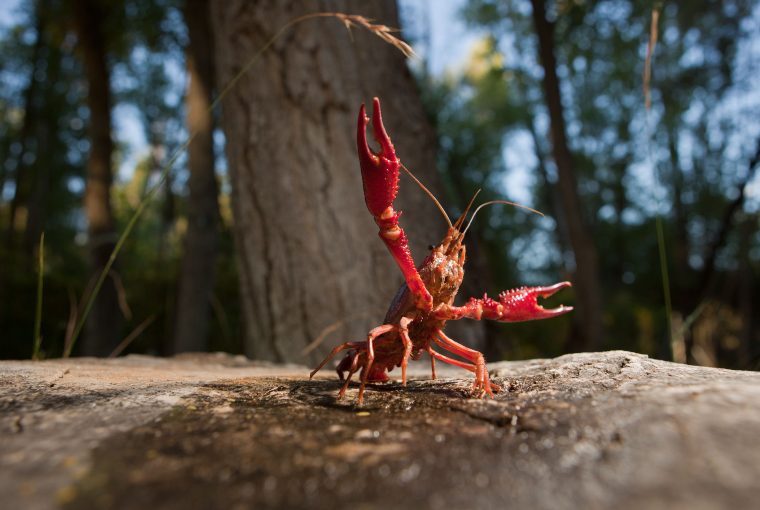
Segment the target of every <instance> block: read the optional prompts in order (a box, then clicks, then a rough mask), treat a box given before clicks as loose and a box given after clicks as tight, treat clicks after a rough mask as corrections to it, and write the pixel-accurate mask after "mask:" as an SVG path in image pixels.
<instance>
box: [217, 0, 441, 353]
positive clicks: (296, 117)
mask: <svg viewBox="0 0 760 510" xmlns="http://www.w3.org/2000/svg"><path fill="white" fill-rule="evenodd" d="M319 11H340V12H345V13H350V14H361V15H364V16H366V17H368V18H371V19H374V20H376V22H377V23H383V24H386V25H390V26H398V16H397V11H396V4H395V2H394V1H391V0H386V1H376V2H366V3H365V2H362V3H359V2H330V3H329V4H328V5H327V6H326V5H325V3H324V2H316V1H308V2H287V3H286V2H279V1H273V0H271V1H261V2H255V3H253V2H247V1H242V0H241V1H230V2H218V3H214V4H212V20H213V23H214V34H215V43H216V54H215V57H216V62H217V71H218V75H217V76H218V85H219V89H222V88H223V87H224V85H226V84H227V83H228V82H229V81H230V80H231V79H232V78H233V76H235V75H236V74H237V73H238V72H239V71H240V70H241V68H243V66H245V65H246V64H247V63H248V61H249V59H250V58H251V56H252V55H254V54H255V53H256V52H257V51H258V50H260V49H261V48H262V47H263V46H264V45H265V44H266V43H267V42H268V41H269V39H270V38H271V37H272V36H273V35H274V34H275V33H276V32H277V31H278V30H279V28H280V27H282V26H283V25H285V24H286V23H287V22H288V21H290V20H292V19H294V18H296V17H297V16H300V15H303V14H305V13H311V12H319ZM373 96H378V97H380V98H381V100H382V101H383V120H384V121H385V125H386V128H387V130H388V133H389V134H390V136H391V137H392V139H393V141H394V144H395V146H396V151H397V153H398V154H399V157H400V158H401V159H402V161H404V163H405V164H406V165H407V166H408V167H409V168H410V169H412V170H413V171H415V172H416V174H417V177H419V178H420V179H421V180H422V181H423V182H425V183H426V184H427V185H428V186H429V187H430V188H431V190H432V191H433V192H434V193H435V192H436V191H437V189H438V186H437V177H436V173H435V160H434V137H433V133H432V131H431V129H430V126H429V125H428V122H427V119H426V117H425V114H424V112H423V109H422V104H421V102H420V98H419V94H418V91H417V89H416V88H415V84H414V80H413V79H412V76H411V74H410V73H409V71H408V69H407V68H406V65H405V62H404V58H403V56H402V55H401V53H400V52H399V51H398V50H397V49H395V48H393V47H391V46H389V45H388V44H387V43H385V42H383V41H381V40H380V39H378V38H377V37H376V36H374V35H373V34H370V33H368V32H367V31H365V30H364V29H355V30H353V32H352V33H351V34H349V33H347V31H346V28H345V27H344V25H343V23H341V22H340V21H338V20H333V19H312V20H308V21H305V22H303V23H299V24H297V25H296V26H294V27H292V28H290V29H288V31H287V32H285V34H284V35H283V37H281V38H280V39H278V40H277V41H276V42H275V43H274V45H273V46H272V48H270V49H269V50H267V51H266V52H265V53H264V54H263V55H262V57H261V60H259V61H258V62H256V64H255V67H254V69H253V71H252V72H249V73H247V74H246V75H244V76H243V77H242V79H241V80H240V81H239V82H238V83H237V85H236V86H235V87H234V88H232V90H231V91H230V93H229V94H228V95H227V96H226V97H225V98H224V103H223V107H224V116H223V121H224V125H223V127H224V130H225V133H226V137H227V146H226V151H227V160H228V162H229V165H230V171H231V178H232V206H233V211H234V214H235V240H236V244H237V253H238V257H239V260H238V264H239V271H240V279H241V295H242V313H243V316H244V317H245V319H246V324H245V340H244V345H245V351H246V354H248V355H249V356H251V357H254V358H261V359H269V360H280V361H284V360H296V361H299V362H304V363H307V362H308V363H314V362H316V361H317V359H318V358H321V357H322V356H323V355H324V354H325V353H326V352H328V351H329V349H330V348H331V347H332V346H333V345H335V344H336V343H337V342H338V341H341V342H343V341H346V340H361V339H362V338H365V337H366V333H367V331H368V330H369V329H370V328H371V327H373V326H375V325H377V324H379V323H380V321H381V320H382V318H383V316H384V314H385V311H386V309H387V306H388V304H389V302H390V300H391V298H392V297H393V294H394V292H395V291H396V289H397V288H398V286H399V285H400V284H401V283H402V281H403V280H402V278H401V275H400V274H399V272H398V270H397V268H396V267H395V264H394V263H393V260H392V259H391V257H390V255H389V254H388V253H387V251H386V249H385V247H384V246H383V245H382V243H381V242H380V240H379V239H378V237H377V227H376V225H375V224H374V222H373V221H372V218H371V216H370V215H369V213H368V212H367V210H366V207H365V204H364V197H363V194H362V183H361V178H360V172H359V163H358V161H357V155H356V145H355V143H356V142H355V140H356V124H357V123H356V119H357V116H358V111H359V105H360V104H361V103H362V102H368V101H371V99H372V97H373ZM396 204H397V206H398V208H399V209H403V210H404V211H405V214H404V218H403V219H402V224H403V226H404V228H405V229H406V230H407V234H408V236H409V238H410V242H411V245H412V252H413V254H414V255H415V257H416V260H417V262H418V263H419V262H421V261H422V259H423V257H424V256H425V254H426V251H427V250H426V246H427V245H428V244H430V243H434V242H438V241H439V240H440V238H441V237H442V236H443V234H444V233H445V223H444V222H443V221H442V219H441V217H440V215H439V213H438V212H437V211H436V209H435V206H434V205H433V204H432V203H431V202H430V200H429V198H428V197H426V196H425V195H424V194H423V193H422V192H421V191H420V190H419V189H418V188H417V187H416V186H415V185H414V184H413V183H412V182H411V181H410V180H409V179H406V178H405V177H401V193H400V196H399V198H398V199H397V201H396ZM326 328H329V329H326ZM324 331H333V334H332V335H329V336H328V337H327V338H326V339H325V340H324V341H323V342H321V344H320V345H319V346H318V348H316V349H314V350H312V349H311V347H313V346H311V347H309V348H307V346H309V344H310V343H311V342H312V341H313V340H315V339H316V338H317V337H319V336H320V333H322V332H324ZM305 352H309V353H310V354H309V355H308V356H305V355H304V353H305Z"/></svg>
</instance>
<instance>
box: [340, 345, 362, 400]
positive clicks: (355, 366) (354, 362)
mask: <svg viewBox="0 0 760 510" xmlns="http://www.w3.org/2000/svg"><path fill="white" fill-rule="evenodd" d="M359 354H360V353H359V352H355V353H354V355H353V356H352V357H351V367H350V368H349V369H348V375H347V376H346V381H345V383H343V387H342V388H341V389H340V391H339V392H338V400H340V399H341V398H343V395H345V394H346V390H347V389H348V383H350V382H351V377H352V376H353V375H354V373H356V371H357V370H359ZM342 376H343V373H342V372H341V380H343V379H342Z"/></svg>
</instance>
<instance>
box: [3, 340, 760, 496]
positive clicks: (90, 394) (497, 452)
mask: <svg viewBox="0 0 760 510" xmlns="http://www.w3.org/2000/svg"><path fill="white" fill-rule="evenodd" d="M416 365H422V366H425V364H423V363H418V364H416ZM490 369H491V373H492V375H493V378H494V380H495V381H496V382H498V383H499V384H501V385H502V387H503V389H504V390H503V391H502V392H501V393H499V394H498V396H497V398H496V399H493V400H489V399H485V400H480V399H474V398H469V393H468V392H469V387H470V379H469V374H466V373H463V372H461V371H456V372H455V371H446V372H442V371H441V372H439V379H438V380H437V381H430V380H427V379H426V377H427V376H426V375H424V374H425V372H424V371H418V372H416V373H417V374H418V375H419V378H415V379H414V380H412V382H411V383H410V384H409V386H408V387H407V388H402V387H401V386H400V385H399V384H397V383H390V384H386V385H375V386H373V387H371V389H370V390H369V391H368V393H367V395H366V402H365V404H364V405H363V406H362V407H361V408H359V407H356V406H355V405H354V399H355V397H356V387H353V388H352V389H351V390H349V393H348V394H347V397H348V398H346V399H344V400H343V401H336V400H335V394H336V392H337V389H338V388H339V383H338V381H337V378H336V377H334V374H333V375H330V373H329V372H326V374H325V376H322V377H319V378H316V379H315V380H313V381H309V379H308V377H307V372H308V371H307V369H305V368H303V367H297V366H272V365H261V364H255V363H252V362H248V361H246V360H244V359H240V358H235V357H230V356H220V355H197V356H185V357H180V358H174V359H157V358H150V357H142V356H129V357H126V358H121V359H117V360H94V359H73V360H54V361H45V362H23V361H4V362H0V431H1V434H2V435H1V436H0V437H2V440H0V473H2V476H0V494H2V495H3V496H2V497H3V501H2V506H3V507H4V508H56V507H64V508H130V509H131V508H137V509H141V510H142V509H146V508H178V509H179V508H183V509H184V508H330V509H340V508H349V507H352V508H353V507H356V508H452V509H457V508H547V509H556V508H592V509H593V508H616V509H617V508H622V509H626V508H655V509H656V508H663V509H664V508H696V509H701V508H728V507H730V508H733V509H739V508H750V507H753V506H754V505H757V504H758V494H760V440H759V439H758V438H760V374H757V373H749V372H734V371H729V370H718V369H708V368H698V367H690V366H684V365H677V364H673V363H668V362H663V361H657V360H651V359H648V358H647V357H645V356H642V355H639V354H633V353H629V352H621V351H613V352H605V353H587V354H572V355H567V356H562V357H560V358H556V359H552V360H533V361H528V362H503V363H496V364H492V365H491V366H490ZM418 370H422V369H418ZM441 376H442V377H441ZM755 507H756V506H755Z"/></svg>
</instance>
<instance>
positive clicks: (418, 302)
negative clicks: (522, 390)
mask: <svg viewBox="0 0 760 510" xmlns="http://www.w3.org/2000/svg"><path fill="white" fill-rule="evenodd" d="M372 107H373V114H372V124H373V128H374V136H375V140H376V141H377V143H378V144H380V152H379V153H375V152H374V151H372V150H371V149H370V148H369V146H368V145H367V134H366V131H367V124H368V123H369V118H368V117H367V115H366V113H365V109H364V105H362V106H361V109H360V110H359V123H358V128H357V134H356V143H357V148H358V151H359V162H360V165H361V173H362V181H363V183H364V199H365V202H366V204H367V208H368V209H369V212H370V213H372V216H373V217H374V218H375V223H377V226H378V227H380V232H379V235H380V239H382V240H383V242H384V243H385V245H386V246H387V247H388V250H389V251H390V252H391V255H392V256H393V258H394V260H395V261H396V264H398V267H399V269H401V273H403V275H404V280H405V283H404V284H403V285H402V286H401V288H400V289H399V290H398V292H397V293H396V296H395V297H394V298H393V301H392V302H391V305H390V307H389V308H388V313H387V314H386V316H385V320H384V321H383V324H382V325H380V326H377V327H376V328H374V329H372V330H371V331H370V332H369V333H368V334H367V340H365V341H362V342H346V343H343V344H340V345H338V346H337V347H335V348H334V349H333V350H332V352H330V354H329V355H328V356H327V358H325V360H324V361H322V363H320V364H319V366H318V367H317V368H315V369H314V370H313V371H312V372H311V377H313V376H314V374H316V373H317V372H318V371H319V370H320V369H321V368H322V367H323V366H324V365H325V364H326V363H327V362H328V361H329V360H330V359H332V358H333V357H334V356H335V355H336V354H338V353H339V352H341V351H344V350H348V354H347V355H346V357H345V358H344V359H343V360H342V361H341V362H340V363H339V364H338V367H337V372H338V376H339V377H340V379H341V381H343V380H345V383H344V384H343V387H342V388H341V390H340V393H339V394H338V398H340V397H342V396H343V395H344V394H345V392H346V389H347V388H348V384H349V382H350V381H351V377H352V376H353V374H355V373H356V372H359V377H360V379H361V386H360V388H359V396H358V402H359V403H360V404H361V402H362V399H363V397H364V389H365V386H366V384H367V383H368V382H378V381H387V380H388V375H387V372H388V371H390V370H392V369H393V368H394V367H397V366H400V367H401V381H402V383H403V384H404V385H406V367H407V364H408V362H409V359H410V358H412V359H419V358H420V356H421V355H422V353H423V352H426V353H428V354H429V355H430V360H431V369H432V373H433V379H435V361H436V360H439V361H442V362H444V363H449V364H451V365H455V366H458V367H461V368H464V369H465V370H469V371H470V372H473V373H474V374H475V383H474V389H475V390H476V391H477V392H478V393H479V394H480V395H483V394H488V395H490V396H493V393H494V392H496V391H499V389H500V388H499V387H498V386H497V385H496V384H494V383H492V382H491V381H490V380H489V377H488V371H487V370H486V363H485V359H484V358H483V355H482V354H481V353H480V352H478V351H476V350H473V349H470V348H468V347H465V346H464V345H461V344H460V343H458V342H456V341H454V340H453V339H451V338H449V337H448V336H447V335H446V334H445V333H444V332H443V328H444V326H445V325H446V321H449V320H458V319H462V318H468V319H475V320H481V319H490V320H495V321H500V322H520V321H529V320H536V319H546V318H549V317H556V316H558V315H562V314H564V313H567V312H569V311H570V310H572V308H571V307H569V306H559V307H558V308H554V309H551V310H547V309H544V308H542V307H541V305H539V304H538V302H537V298H538V297H539V296H540V297H542V298H546V297H549V296H551V295H553V294H554V293H556V292H557V291H559V290H560V289H563V288H565V287H569V286H570V282H562V283H557V284H555V285H551V286H548V287H522V288H519V289H514V290H509V291H505V292H502V293H501V294H499V297H498V300H494V299H491V298H489V297H488V296H485V295H484V296H483V298H482V299H475V298H471V299H470V300H469V301H468V302H467V304H465V305H464V306H454V305H453V302H454V297H455V296H456V294H457V292H458V290H459V286H460V285H461V283H462V278H463V277H464V261H465V246H464V244H462V242H463V239H464V235H465V233H466V232H467V228H468V227H469V225H470V224H469V223H468V224H467V226H466V227H465V228H464V229H462V226H463V225H464V222H465V219H466V216H467V213H468V211H469V208H470V206H471V205H472V201H471V202H470V205H468V206H467V209H466V210H465V212H464V213H463V214H462V215H461V216H460V217H459V219H458V220H457V221H456V222H454V223H453V224H452V223H451V221H450V220H449V219H448V216H447V215H446V213H445V212H444V213H443V214H444V216H445V217H446V221H447V222H448V224H449V229H448V231H447V233H446V236H445V237H444V238H443V241H441V243H440V244H438V245H437V246H434V247H433V249H432V250H431V252H430V254H429V255H428V256H427V258H426V259H425V261H424V262H423V263H422V265H420V266H419V268H417V267H416V266H415V264H414V260H413V259H412V254H411V252H410V251H409V243H408V241H407V238H406V234H405V233H404V229H403V228H401V226H400V225H399V223H398V220H399V216H400V214H401V212H400V211H396V210H395V209H394V208H393V201H394V200H395V198H396V194H397V193H398V180H399V170H400V169H401V168H404V167H403V165H401V162H400V161H399V159H398V157H396V151H395V150H394V148H393V144H392V143H391V139H390V138H389V137H388V134H387V133H386V131H385V127H384V126H383V120H382V116H381V112H380V101H379V100H378V99H377V98H375V99H374V101H373V104H372ZM404 169H405V168H404ZM405 170H406V169H405ZM423 189H424V187H423ZM431 196H432V195H431ZM473 198H474V197H473ZM433 199H434V200H435V198H434V197H433ZM436 204H437V205H438V206H439V209H440V210H441V211H442V212H443V208H442V207H440V204H438V203H437V201H436ZM487 204H488V203H486V204H482V205H481V207H482V206H483V205H487ZM478 209H479V208H478ZM478 209H476V210H475V213H473V217H474V215H475V214H476V213H477V211H478ZM470 221H472V220H470ZM434 347H438V348H440V349H442V350H443V351H447V354H449V355H451V354H453V355H455V356H458V357H460V358H462V360H459V359H455V358H452V357H450V356H449V355H446V354H442V353H440V352H437V351H436V350H434ZM346 372H347V373H348V375H344V374H345V373H346Z"/></svg>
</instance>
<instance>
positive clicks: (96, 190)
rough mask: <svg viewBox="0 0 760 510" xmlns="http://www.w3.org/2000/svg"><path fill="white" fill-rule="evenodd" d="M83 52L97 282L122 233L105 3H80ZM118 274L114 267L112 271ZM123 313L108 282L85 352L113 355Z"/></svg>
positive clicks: (89, 211) (88, 205)
mask: <svg viewBox="0 0 760 510" xmlns="http://www.w3.org/2000/svg"><path fill="white" fill-rule="evenodd" d="M75 9H76V11H75V12H76V25H77V37H78V49H79V52H80V54H81V58H82V61H83V64H84V71H85V75H86V77H87V84H88V93H87V106H88V108H89V110H90V124H89V127H88V131H89V137H90V154H89V156H88V158H87V187H86V189H85V194H84V208H85V214H86V216H87V230H88V237H89V249H90V274H91V278H92V280H93V281H94V280H95V279H97V278H98V276H99V275H100V274H101V272H102V270H103V267H104V266H105V264H106V262H107V261H108V258H109V256H110V255H111V252H112V251H113V248H114V244H115V240H116V232H115V230H114V218H113V211H112V210H111V182H112V179H113V176H112V170H111V154H112V151H113V142H112V140H111V91H110V72H109V69H108V64H107V61H106V47H105V46H106V44H105V34H104V33H103V18H104V12H103V11H102V10H101V9H102V6H101V3H100V2H97V1H94V0H78V1H77V2H76V4H75ZM112 271H113V269H112ZM120 324H121V315H120V311H119V305H118V297H117V290H116V285H115V281H114V279H113V278H106V280H105V282H104V284H103V287H102V288H101V289H100V293H99V294H98V297H97V299H96V300H95V304H94V306H93V308H92V311H91V312H90V316H89V317H88V319H87V331H86V336H85V339H84V345H83V349H82V351H83V353H84V354H87V355H94V356H105V355H108V354H109V353H110V352H111V351H112V350H113V348H114V347H115V346H116V345H117V344H118V342H119V334H120Z"/></svg>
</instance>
